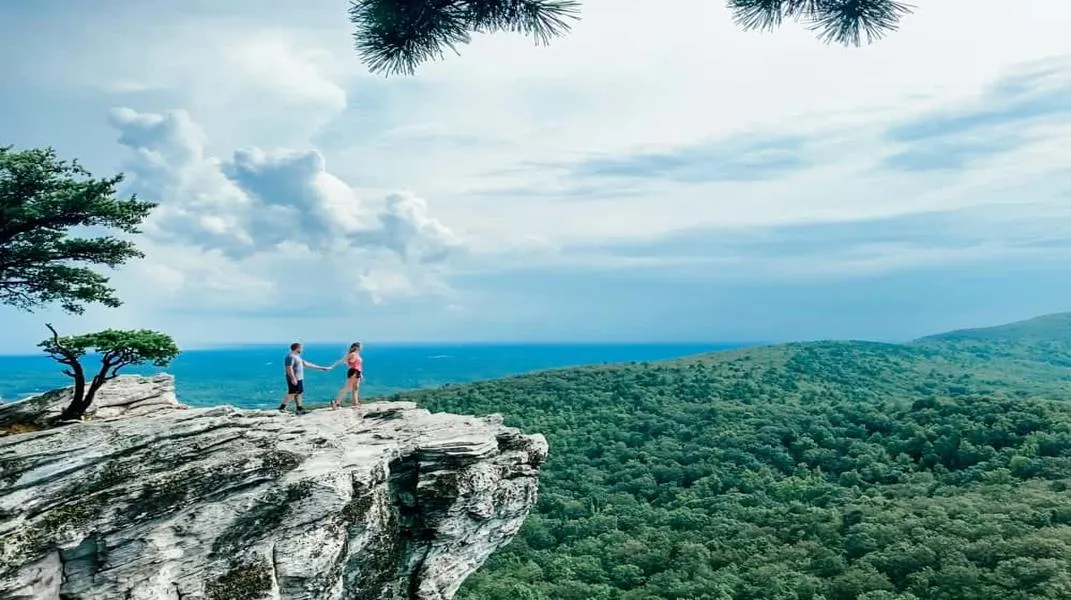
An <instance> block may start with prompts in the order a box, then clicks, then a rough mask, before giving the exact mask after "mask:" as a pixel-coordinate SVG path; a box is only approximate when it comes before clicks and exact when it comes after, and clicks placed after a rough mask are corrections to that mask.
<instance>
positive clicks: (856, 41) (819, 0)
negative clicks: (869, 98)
mask: <svg viewBox="0 0 1071 600" xmlns="http://www.w3.org/2000/svg"><path fill="white" fill-rule="evenodd" d="M729 8H730V9H732V11H733V20H734V21H735V22H736V24H737V25H739V26H740V27H742V28H743V29H745V30H753V29H757V30H760V31H770V30H773V29H776V28H778V27H780V26H781V24H782V23H783V22H784V21H786V20H794V21H799V22H801V23H804V24H806V25H807V27H808V28H809V29H811V30H812V31H816V32H817V33H818V38H819V39H820V40H822V41H823V42H826V43H832V42H836V43H839V44H844V45H846V46H848V45H851V46H860V45H862V43H863V40H864V39H865V40H866V43H868V44H870V43H873V42H876V41H878V40H879V39H881V38H883V37H884V36H885V34H887V33H889V32H891V31H895V30H896V29H897V28H898V27H899V25H900V19H902V18H903V17H904V16H905V15H908V14H911V13H912V12H913V10H914V7H913V6H912V5H910V4H905V3H903V2H899V1H897V0H729Z"/></svg>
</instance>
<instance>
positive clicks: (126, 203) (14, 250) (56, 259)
mask: <svg viewBox="0 0 1071 600" xmlns="http://www.w3.org/2000/svg"><path fill="white" fill-rule="evenodd" d="M122 180H123V176H122V175H116V176H115V177H111V178H107V179H95V178H93V177H92V175H91V174H90V173H89V171H87V170H85V169H84V168H83V167H82V166H81V165H79V164H78V162H77V161H71V162H67V161H64V160H61V159H59V158H58V157H57V156H56V152H55V151H54V150H53V149H51V148H47V149H44V150H40V149H32V150H22V151H14V150H12V148H11V147H10V146H9V147H0V303H2V304H8V305H11V306H14V307H15V308H18V309H21V310H33V309H35V308H38V307H40V306H43V305H46V304H51V303H56V302H58V303H59V304H60V306H61V307H62V308H63V309H64V310H66V311H67V312H69V313H74V314H79V313H82V312H83V311H84V310H85V305H86V304H90V303H100V304H103V305H105V306H110V307H116V306H119V304H120V301H119V299H118V298H117V297H116V296H115V290H113V289H112V288H111V287H110V286H109V285H108V278H107V277H105V276H104V275H102V274H100V273H98V272H97V271H94V270H93V269H92V268H91V267H100V266H103V267H109V268H115V267H118V266H119V265H122V264H124V263H126V262H127V261H128V260H130V259H133V258H140V257H141V256H142V253H141V252H140V251H139V250H138V249H137V248H136V247H135V246H134V244H133V243H132V242H130V241H129V240H124V239H119V238H117V237H115V236H114V235H112V234H115V233H138V231H139V230H138V226H139V225H140V224H141V222H142V221H144V220H145V218H146V217H147V216H148V215H149V213H150V212H151V211H152V209H153V208H154V207H155V206H156V205H155V204H153V203H151V202H143V201H140V200H138V199H137V197H136V196H131V197H130V198H127V199H121V198H119V197H117V195H116V186H118V185H119V183H120V182H121V181H122Z"/></svg>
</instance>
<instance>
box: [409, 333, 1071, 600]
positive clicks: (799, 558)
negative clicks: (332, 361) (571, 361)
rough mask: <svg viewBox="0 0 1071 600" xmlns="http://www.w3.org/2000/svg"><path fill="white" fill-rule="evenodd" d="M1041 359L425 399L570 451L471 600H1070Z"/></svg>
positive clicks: (1064, 429)
mask: <svg viewBox="0 0 1071 600" xmlns="http://www.w3.org/2000/svg"><path fill="white" fill-rule="evenodd" d="M1068 331H1071V320H1068V325H1067V331H1064V330H1062V329H1061V330H1059V331H1050V332H1049V334H1048V335H1047V337H1048V339H1057V340H1059V339H1064V338H1063V337H1062V336H1063V335H1064V334H1066V333H1067V332H1068ZM1042 337H1046V336H1042ZM1035 341H1036V340H1033V339H1018V338H1016V337H1015V336H1008V338H1007V339H1002V340H1001V341H999V343H991V344H990V347H989V355H987V356H984V357H983V356H979V355H978V354H977V352H974V351H972V352H966V351H963V350H961V349H958V347H957V346H956V345H955V344H942V343H940V342H936V341H933V340H932V339H927V340H921V341H920V342H918V343H916V344H910V345H893V344H876V343H858V342H817V343H803V344H788V345H783V346H775V347H770V348H758V349H749V350H742V351H734V352H727V353H718V354H714V355H708V356H701V357H695V358H689V359H684V360H679V361H671V362H666V363H658V364H630V365H621V366H610V367H590V368H582V369H566V370H558V371H550V372H545V373H538V374H533V375H528V376H523V377H515V378H511V379H506V380H501V381H494V382H484V383H477V384H472V385H465V386H450V387H447V388H442V389H439V390H430V391H423V392H414V393H410V394H406V395H405V396H406V397H405V398H404V399H406V400H415V401H417V402H420V403H421V404H423V405H425V406H427V407H429V408H430V409H432V410H443V411H450V412H460V413H477V414H482V413H491V412H501V413H504V414H505V415H506V418H507V423H508V424H510V425H514V426H519V427H522V428H524V429H526V430H529V431H539V432H543V433H544V434H545V435H546V436H547V438H548V440H549V442H550V447H551V455H550V459H549V461H548V462H547V464H546V466H545V468H544V471H543V475H542V476H541V485H540V502H539V504H538V506H537V508H536V510H535V511H534V513H533V514H532V516H531V517H529V519H528V520H527V521H526V523H525V525H524V527H523V528H522V530H521V532H520V534H519V535H518V537H517V538H516V539H515V540H514V542H513V543H512V544H510V545H509V546H507V547H506V548H505V549H503V550H501V551H499V552H498V553H496V554H495V555H493V556H492V557H491V559H490V561H489V562H488V564H487V565H486V566H485V567H484V568H483V569H482V570H480V571H479V572H477V573H476V574H475V575H474V576H473V577H471V578H470V579H469V580H468V581H467V582H466V584H465V586H464V587H463V589H462V591H461V592H460V593H459V595H458V598H459V600H506V599H513V598H527V599H532V600H537V599H538V600H551V599H561V600H589V599H606V600H610V599H614V600H617V599H621V600H640V599H643V600H648V599H650V600H655V599H666V600H671V599H672V600H689V599H690V600H854V599H857V598H858V599H866V600H929V599H932V600H990V599H994V600H995V599H1000V600H1012V599H1014V600H1020V599H1021V600H1026V599H1028V598H1029V599H1036V600H1045V599H1057V598H1068V597H1071V571H1069V570H1068V568H1067V565H1068V564H1071V503H1068V501H1067V491H1066V490H1067V489H1068V486H1069V485H1071V404H1067V403H1064V402H1054V401H1052V400H1050V399H1046V398H1055V399H1060V400H1066V399H1068V398H1069V396H1071V393H1069V392H1071V386H1069V385H1068V382H1069V381H1071V371H1069V370H1068V369H1066V368H1062V367H1060V366H1058V365H1054V364H1052V363H1050V362H1044V361H1032V360H1030V358H1029V356H1030V353H1029V352H1027V351H1025V350H1024V348H1029V347H1032V346H1031V344H1033V343H1034V342H1035ZM1058 345H1059V344H1058ZM1060 347H1061V348H1064V349H1065V350H1066V346H1060ZM975 350H977V348H975ZM1001 354H1003V355H1007V356H1014V357H1015V358H994V357H993V356H996V355H1001Z"/></svg>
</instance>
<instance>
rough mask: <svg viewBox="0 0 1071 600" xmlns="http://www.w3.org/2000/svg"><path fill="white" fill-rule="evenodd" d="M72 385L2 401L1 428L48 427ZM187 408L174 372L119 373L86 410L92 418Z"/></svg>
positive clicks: (57, 414)
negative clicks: (181, 401) (149, 374)
mask: <svg viewBox="0 0 1071 600" xmlns="http://www.w3.org/2000/svg"><path fill="white" fill-rule="evenodd" d="M73 394H74V392H73V391H72V388H69V387H67V388H60V389H58V390H52V391H50V392H45V393H44V394H39V395H37V396H34V397H32V398H28V399H26V400H23V401H22V402H17V403H14V404H2V405H0V428H4V427H10V426H12V425H28V426H32V427H46V426H48V425H49V424H50V423H51V422H52V421H53V420H55V419H56V417H59V415H60V413H61V412H63V409H64V408H66V407H67V405H68V404H70V403H71V396H72V395H73ZM177 408H185V407H184V406H182V405H180V404H179V401H178V398H177V397H176V396H175V378H174V377H172V376H171V375H155V376H153V377H138V376H136V375H124V376H121V377H117V378H115V379H113V380H111V381H109V382H108V383H106V384H105V385H104V386H102V387H101V388H100V390H98V391H97V394H96V396H94V398H93V404H92V405H90V407H89V409H88V410H86V415H87V416H89V417H90V418H101V419H113V418H117V417H136V416H140V415H147V414H149V413H152V412H156V411H159V410H166V409H177Z"/></svg>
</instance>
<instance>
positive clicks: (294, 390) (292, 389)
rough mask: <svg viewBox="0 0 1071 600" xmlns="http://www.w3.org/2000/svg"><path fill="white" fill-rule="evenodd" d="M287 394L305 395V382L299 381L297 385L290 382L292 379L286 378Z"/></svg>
mask: <svg viewBox="0 0 1071 600" xmlns="http://www.w3.org/2000/svg"><path fill="white" fill-rule="evenodd" d="M286 393H287V394H304V393H305V380H304V379H299V380H298V382H297V383H293V382H291V381H290V378H289V377H287V378H286Z"/></svg>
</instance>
